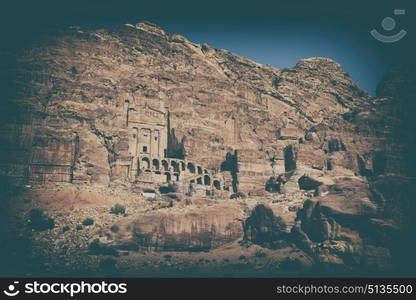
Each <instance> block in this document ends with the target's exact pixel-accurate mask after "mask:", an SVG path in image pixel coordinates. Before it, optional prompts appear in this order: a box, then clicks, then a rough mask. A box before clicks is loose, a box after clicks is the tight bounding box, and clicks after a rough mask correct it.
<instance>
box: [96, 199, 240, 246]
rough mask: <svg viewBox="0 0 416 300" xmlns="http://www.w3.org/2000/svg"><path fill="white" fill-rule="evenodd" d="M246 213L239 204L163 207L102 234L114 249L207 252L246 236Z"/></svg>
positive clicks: (102, 238) (116, 224) (104, 241)
mask: <svg viewBox="0 0 416 300" xmlns="http://www.w3.org/2000/svg"><path fill="white" fill-rule="evenodd" d="M243 218H244V213H243V212H242V210H241V209H240V208H239V206H238V205H235V204H234V205H233V204H228V205H218V206H215V207H206V208H199V209H190V210H188V211H180V212H175V211H163V210H159V211H156V212H152V213H147V214H136V215H134V216H133V217H130V218H127V219H124V220H121V221H119V222H117V223H115V224H114V225H113V226H112V227H111V228H110V229H108V230H107V231H105V232H101V234H100V236H101V237H100V242H101V243H102V244H104V245H106V246H107V247H109V248H113V249H154V250H159V251H206V250H210V249H213V248H216V247H218V246H221V245H223V244H225V243H229V242H232V241H235V240H237V239H239V238H241V237H242V235H243V227H242V220H243Z"/></svg>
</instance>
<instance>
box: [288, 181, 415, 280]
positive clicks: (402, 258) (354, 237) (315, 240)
mask: <svg viewBox="0 0 416 300" xmlns="http://www.w3.org/2000/svg"><path fill="white" fill-rule="evenodd" d="M404 181H406V183H404ZM404 181H403V179H399V178H397V177H385V178H383V177H381V178H379V179H377V180H376V181H374V182H372V183H371V186H370V187H369V186H368V183H366V182H363V181H357V180H351V179H349V180H345V179H344V180H339V181H337V183H336V184H335V185H333V186H331V188H330V191H329V194H328V195H325V196H323V197H316V198H313V199H311V200H307V201H305V203H304V206H303V209H302V210H300V211H299V213H298V224H297V226H296V227H295V228H294V229H293V230H292V237H293V240H296V241H297V242H298V243H299V244H300V245H301V246H302V247H305V248H307V249H308V248H309V249H310V251H311V252H313V253H315V255H316V258H317V260H318V261H319V262H320V263H323V264H328V265H338V266H341V265H342V266H343V267H354V268H358V265H359V262H360V261H361V264H362V265H361V266H360V268H363V269H364V268H371V267H374V268H381V269H383V268H390V269H391V268H392V266H393V265H396V266H399V269H400V270H401V272H403V273H405V272H406V271H407V270H410V266H409V265H407V266H406V265H405V264H409V263H410V261H409V258H410V255H408V254H407V253H408V251H412V250H410V249H414V247H415V245H414V243H413V241H410V240H408V239H406V238H404V236H405V235H407V234H410V233H411V232H413V231H414V230H415V229H416V227H415V224H414V221H413V218H411V217H410V218H409V216H410V215H412V213H410V214H409V210H410V211H413V210H414V205H413V204H411V203H410V202H409V201H410V198H411V196H410V194H409V192H410V191H409V186H413V185H414V184H415V183H414V182H413V181H412V180H410V181H409V179H407V180H404ZM394 193H399V194H401V196H399V197H398V196H397V195H393V194H394ZM399 198H400V200H399ZM412 206H413V207H412ZM406 240H407V242H406ZM399 241H401V242H399ZM406 243H407V245H404V244H406ZM399 248H400V249H402V250H398V249H399ZM405 249H406V250H405ZM368 251H372V253H373V254H374V253H376V255H375V257H373V258H370V260H368V256H371V254H369V253H368ZM398 251H401V254H402V255H397V252H398ZM395 252H396V253H395ZM373 260H375V261H373ZM393 260H396V261H395V262H394V263H393ZM381 262H383V263H381Z"/></svg>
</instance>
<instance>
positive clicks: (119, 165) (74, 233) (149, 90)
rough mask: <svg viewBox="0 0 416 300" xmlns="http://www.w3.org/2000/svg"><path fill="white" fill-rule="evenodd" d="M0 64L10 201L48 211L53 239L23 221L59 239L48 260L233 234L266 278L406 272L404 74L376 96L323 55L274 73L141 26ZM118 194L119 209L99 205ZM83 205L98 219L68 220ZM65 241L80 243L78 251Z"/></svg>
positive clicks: (58, 42) (38, 237)
mask: <svg viewBox="0 0 416 300" xmlns="http://www.w3.org/2000/svg"><path fill="white" fill-rule="evenodd" d="M1 64H2V65H1V71H0V79H1V82H2V83H3V86H2V95H3V96H2V102H1V105H2V107H1V114H2V116H1V121H0V122H1V125H0V139H1V141H2V142H1V143H0V144H1V146H0V152H1V153H0V157H1V158H0V159H1V161H0V174H1V176H2V181H3V182H4V183H5V184H3V190H4V195H5V196H4V199H5V200H4V201H3V202H4V203H7V205H6V204H4V205H6V206H5V207H6V208H5V211H6V210H7V211H8V212H10V214H11V215H13V216H17V217H18V220H21V219H22V220H26V219H27V217H28V215H27V212H28V211H31V210H33V209H35V208H41V209H43V210H45V211H46V212H48V213H49V215H50V216H52V217H53V218H54V220H55V226H54V228H50V229H48V230H47V234H45V231H43V232H41V233H37V232H29V233H27V231H25V230H27V228H26V227H27V226H26V227H25V226H23V228H20V227H22V226H20V227H19V228H20V229H19V230H23V231H24V232H25V234H26V235H28V236H29V237H30V240H31V241H34V243H35V244H36V243H40V244H42V243H46V244H47V245H50V244H51V243H53V246H50V247H49V250H50V251H51V252H52V256H53V257H55V258H54V259H50V261H47V262H46V265H48V266H49V268H53V267H54V266H55V267H56V262H55V259H56V260H57V261H59V260H61V261H62V260H67V261H69V262H70V263H68V268H69V269H70V267H69V265H72V266H73V265H83V263H84V262H85V261H86V260H87V259H86V258H85V257H93V258H94V259H95V258H97V257H100V256H99V254H100V253H98V252H100V251H101V252H103V251H104V253H105V254H106V255H109V254H111V253H118V252H117V251H119V252H120V251H132V253H128V256H127V257H126V258H125V260H127V261H129V262H131V261H134V262H140V261H143V257H142V258H138V257H137V255H139V256H140V255H141V254H140V253H141V252H140V251H144V250H143V249H147V250H149V249H151V251H156V252H160V253H165V251H178V252H181V251H196V252H198V251H202V250H203V251H212V253H214V254H212V255H214V257H217V258H218V257H220V258H221V257H223V256H224V255H226V254H224V253H225V252H226V251H225V250H224V248H221V247H226V245H229V244H230V243H231V244H232V243H233V242H235V241H240V243H239V244H233V246H230V247H232V248H233V249H237V250H236V251H237V253H238V251H246V252H247V251H249V253H252V252H253V251H254V250H255V251H257V252H258V251H260V250H258V249H259V247H260V248H261V249H262V250H261V251H265V252H262V253H263V254H264V253H266V254H268V255H269V256H270V255H271V256H273V255H277V256H276V262H275V264H274V265H270V266H268V267H270V268H272V269H273V270H272V271H270V270H268V272H272V273H275V272H280V271H279V266H280V268H281V269H282V270H284V268H285V267H284V266H286V265H295V266H298V267H299V266H300V267H301V270H303V271H304V270H305V268H306V269H307V268H309V267H311V266H320V267H323V268H327V267H328V268H329V271H328V272H330V273H331V272H338V271H340V270H342V272H344V271H345V270H347V271H348V272H362V273H365V272H369V270H374V268H376V269H377V270H378V269H379V270H382V271H386V270H387V271H391V270H394V271H395V272H399V271H398V270H402V268H403V266H405V265H408V262H407V259H409V256H408V255H401V253H402V250H403V248H404V247H410V248H411V249H414V248H412V247H414V245H413V246H409V245H407V246H406V243H407V242H406V241H407V238H406V236H407V235H408V234H411V233H412V232H414V231H413V230H414V229H415V224H414V221H413V218H412V215H411V213H412V212H413V211H414V203H413V202H412V201H410V198H411V195H412V192H411V189H410V187H411V186H413V184H414V179H413V177H411V176H414V168H413V167H412V165H411V164H409V162H412V161H414V158H412V155H411V154H412V151H413V150H414V149H415V140H414V134H413V133H412V130H411V124H413V123H412V122H413V121H412V120H411V112H412V109H413V107H412V105H413V104H409V103H412V101H411V100H412V99H413V98H414V91H413V90H414V88H413V87H414V86H415V85H414V84H413V82H412V80H413V78H414V77H413V76H412V74H414V70H412V69H411V68H410V67H407V68H399V69H397V70H393V71H392V72H391V73H389V74H386V76H385V78H384V79H383V81H382V82H381V83H380V85H379V87H378V95H377V97H373V96H370V95H369V94H367V93H366V92H365V91H363V90H362V89H361V88H360V87H359V86H358V85H357V84H356V83H355V82H354V81H353V79H352V78H351V77H350V76H349V75H348V74H347V73H346V72H344V71H343V70H342V67H341V66H340V65H339V64H338V63H336V62H334V61H332V60H330V59H327V58H307V59H303V60H301V61H299V62H298V63H297V64H296V65H295V66H294V67H293V68H284V69H276V68H273V67H271V66H267V65H262V64H259V63H256V62H253V61H251V60H248V59H246V58H243V57H240V56H238V55H236V54H233V53H231V52H229V51H227V50H219V49H215V48H213V47H211V46H210V45H207V44H195V43H192V42H190V41H188V39H187V38H185V37H183V36H180V35H177V34H169V33H167V32H165V31H164V30H163V29H161V28H159V27H157V26H156V25H154V24H151V23H147V22H145V23H139V24H137V25H130V24H126V25H124V26H120V27H117V28H111V29H97V30H92V29H86V28H79V27H71V28H67V29H62V30H55V31H53V32H49V33H48V34H45V35H43V36H42V37H39V38H37V39H36V40H35V41H34V42H33V43H32V44H30V46H28V47H25V48H24V49H22V50H19V51H16V52H7V51H3V52H2V53H1ZM402 72H403V74H408V75H404V76H403V74H402ZM406 72H407V73H406ZM403 103H407V104H406V105H404V104H403ZM409 107H410V108H409ZM149 124H150V125H149ZM142 130H145V131H142ZM147 132H149V133H150V137H148V133H147ZM155 133H157V134H155ZM165 133H166V134H165ZM144 138H146V139H145V141H146V142H143V141H144V140H143V139H144ZM147 138H149V140H147ZM161 140H163V141H161ZM156 141H159V142H157V145H158V146H154V145H155V143H156ZM163 150H165V152H164V153H163ZM154 151H156V152H154ZM139 152H140V154H139ZM149 152H150V153H149ZM11 187H19V189H18V192H17V191H16V189H14V190H13V189H12V190H11ZM120 195H123V198H122V197H120ZM118 203H122V204H123V205H124V207H127V216H125V217H123V216H122V215H123V214H115V215H110V216H104V215H106V214H107V215H108V214H109V213H108V211H109V208H110V207H111V206H112V205H114V204H118ZM92 216H93V217H94V218H93V219H94V220H95V223H94V225H93V226H92V227H91V228H92V229H90V227H86V226H85V228H84V229H79V230H76V227H78V226H77V224H79V223H81V222H82V220H81V219H80V218H81V217H84V218H87V217H92ZM19 218H20V219H19ZM19 222H20V221H17V223H19ZM22 222H25V221H22ZM66 224H70V226H69V227H70V228H69V229H68V230H69V231H68V232H62V228H61V227H62V226H68V225H66ZM60 226H61V227H60ZM81 227H82V226H81ZM25 228H26V229H25ZM16 230H17V229H16ZM19 230H18V231H19ZM83 230H84V231H83ZM19 232H20V231H19ZM53 241H55V242H53ZM69 241H71V242H69ZM91 245H93V246H92V247H93V249H94V251H95V252H94V253H93V254H94V255H90V256H88V255H87V254H86V253H87V252H82V251H87V250H88V249H89V248H88V247H91ZM258 245H259V246H258ZM63 247H64V249H67V250H65V251H63V250H62V249H63ZM250 247H251V248H250ZM289 248H290V249H295V250H296V251H298V252H301V253H302V257H303V258H301V257H299V256H296V257H294V256H293V255H288V254H287V253H286V254H284V253H285V252H284V249H289ZM68 249H69V250H68ZM73 249H84V250H82V251H81V252H80V253H81V254H80V255H79V258H77V259H75V258H74V257H75V256H74V255H73V254H71V253H72V252H71V251H75V250H73ZM247 249H249V250H247ZM250 249H252V252H250V251H251V250H250ZM253 249H254V250H253ZM282 249H283V250H282ZM49 250H48V251H49ZM90 250H91V249H90ZM147 250H146V251H147ZM62 251H63V252H62ZM77 251H78V250H77ZM224 251H225V252H224ZM296 251H295V252H296ZM403 251H404V250H403ZM40 252H41V254H39V255H40V256H42V257H43V259H44V258H45V257H51V254H50V253H49V252H48V254H45V253H43V252H42V251H40ZM61 252H62V253H61ZM246 252H244V253H246ZM257 252H256V253H257ZM410 252H411V251H408V250H406V251H404V252H403V253H410ZM42 253H43V254H42ZM57 253H59V254H57ZM175 253H176V252H175ZM296 253H297V252H296ZM90 254H91V253H90ZM101 254H102V253H101ZM169 255H170V254H169ZM178 255H179V254H178ZM241 256H244V255H241ZM76 257H78V256H76ZM259 257H261V255H260V254H259V255H258V257H257V258H259ZM273 257H274V256H273ZM58 258H59V259H58ZM257 258H256V259H257ZM74 259H75V263H74V261H73V260H74ZM94 259H92V260H88V262H85V263H86V264H87V265H88V267H85V266H84V265H83V266H84V267H85V268H87V269H88V270H91V268H92V269H94V268H95V267H94V262H96V260H94ZM198 259H200V257H198ZM81 262H82V263H81ZM125 263H126V262H125V261H124V265H123V260H121V259H119V260H118V261H117V264H118V265H119V268H121V269H123V266H126V264H125ZM250 263H251V262H250ZM250 263H248V265H250ZM127 265H128V264H127ZM211 267H212V266H210V268H211ZM217 267H218V266H217ZM223 267H224V266H223ZM137 268H139V267H137ZM224 268H226V267H224ZM276 268H277V269H276ZM191 269H192V268H191ZM123 270H124V271H125V272H127V271H126V270H125V269H123ZM250 270H251V271H252V269H250ZM61 271H62V272H67V271H68V270H67V269H65V268H64V269H63V270H61ZM124 271H123V272H124ZM136 271H137V270H136ZM136 271H132V270H130V271H128V272H133V273H134V272H136ZM251 271H247V272H249V273H250V272H251ZM303 271H302V272H303ZM234 272H236V273H238V272H239V271H238V270H236V271H234ZM284 272H286V271H284ZM250 274H251V273H250Z"/></svg>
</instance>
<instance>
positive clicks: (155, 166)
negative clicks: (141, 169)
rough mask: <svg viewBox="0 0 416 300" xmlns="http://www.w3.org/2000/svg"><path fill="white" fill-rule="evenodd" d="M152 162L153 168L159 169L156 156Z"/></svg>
mask: <svg viewBox="0 0 416 300" xmlns="http://www.w3.org/2000/svg"><path fill="white" fill-rule="evenodd" d="M152 164H153V168H154V169H155V170H159V160H157V159H156V158H155V159H154V160H153V161H152Z"/></svg>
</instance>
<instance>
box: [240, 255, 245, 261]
mask: <svg viewBox="0 0 416 300" xmlns="http://www.w3.org/2000/svg"><path fill="white" fill-rule="evenodd" d="M238 259H239V260H245V259H246V257H245V255H240V257H239V258H238Z"/></svg>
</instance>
